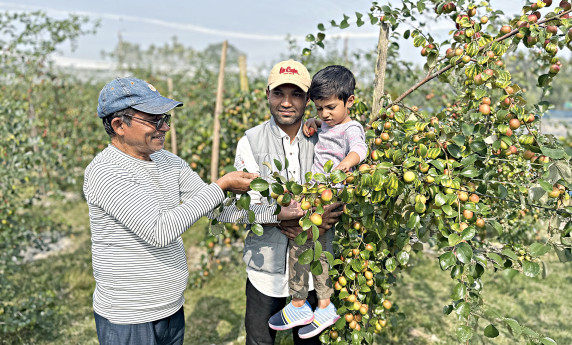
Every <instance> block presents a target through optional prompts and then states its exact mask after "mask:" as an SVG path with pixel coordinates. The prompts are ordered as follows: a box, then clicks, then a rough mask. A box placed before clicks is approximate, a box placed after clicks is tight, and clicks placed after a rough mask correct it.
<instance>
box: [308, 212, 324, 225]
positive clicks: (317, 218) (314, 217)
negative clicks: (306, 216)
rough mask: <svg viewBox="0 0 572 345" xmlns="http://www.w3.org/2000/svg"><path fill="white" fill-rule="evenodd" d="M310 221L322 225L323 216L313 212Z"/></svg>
mask: <svg viewBox="0 0 572 345" xmlns="http://www.w3.org/2000/svg"><path fill="white" fill-rule="evenodd" d="M310 221H311V222H312V224H314V225H316V226H320V225H322V216H321V215H320V214H318V213H312V215H311V216H310Z"/></svg>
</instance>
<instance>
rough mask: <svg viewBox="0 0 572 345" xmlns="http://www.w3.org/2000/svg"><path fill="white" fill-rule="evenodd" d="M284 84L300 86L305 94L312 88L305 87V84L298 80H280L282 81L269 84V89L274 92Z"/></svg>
mask: <svg viewBox="0 0 572 345" xmlns="http://www.w3.org/2000/svg"><path fill="white" fill-rule="evenodd" d="M284 84H292V85H296V86H298V87H299V88H300V89H302V91H304V92H308V89H309V88H310V87H309V86H308V85H304V84H303V83H300V82H299V81H297V80H287V79H284V80H280V81H276V82H274V83H271V84H268V89H269V90H272V89H274V88H276V87H278V86H280V85H284Z"/></svg>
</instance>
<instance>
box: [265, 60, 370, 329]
mask: <svg viewBox="0 0 572 345" xmlns="http://www.w3.org/2000/svg"><path fill="white" fill-rule="evenodd" d="M354 87H355V79H354V76H353V74H352V72H351V71H350V70H348V69H347V68H345V67H343V66H336V65H335V66H328V67H326V68H324V69H322V70H320V71H319V72H318V73H316V74H315V75H314V77H313V78H312V83H311V85H310V89H309V90H308V93H309V94H310V99H311V100H312V101H313V102H314V104H315V105H316V109H317V111H318V116H319V117H320V120H316V121H315V123H314V121H313V120H312V119H310V120H308V121H307V122H308V123H309V124H308V125H306V124H304V129H303V130H304V134H306V135H308V136H309V134H310V128H316V124H317V125H320V126H321V128H320V131H319V134H318V142H317V144H316V146H315V148H314V165H313V166H312V173H314V174H316V173H323V172H324V164H325V163H326V162H327V161H328V160H331V161H332V162H333V163H334V169H340V170H343V171H345V172H347V171H350V170H351V168H352V167H353V166H355V165H357V164H358V163H359V162H361V161H362V160H363V159H364V158H365V156H366V153H367V144H366V143H365V133H364V130H363V127H362V126H361V124H360V123H359V122H357V121H353V120H352V119H351V118H350V117H349V110H350V108H351V107H352V105H353V103H354V99H355V96H354V94H353V93H354ZM330 231H332V230H330ZM318 240H319V241H320V244H321V245H322V248H323V249H324V250H326V248H328V247H329V244H328V243H326V234H325V235H323V236H320V237H319V238H318ZM312 247H313V241H311V240H307V241H306V243H305V244H304V245H303V246H299V245H297V244H296V242H295V241H294V240H290V243H289V255H290V259H289V262H288V265H289V272H288V273H289V282H288V284H289V288H290V295H291V296H292V301H291V302H290V303H289V304H288V305H287V306H286V307H284V309H282V310H281V311H280V312H278V313H276V314H275V315H273V316H272V317H271V318H270V320H269V321H268V324H269V326H270V328H272V329H275V330H285V329H290V328H293V327H295V326H300V325H307V326H304V327H302V328H301V329H300V330H299V332H298V335H299V336H300V338H303V339H306V338H310V337H313V336H315V335H318V334H320V333H321V332H322V331H323V330H324V329H326V328H327V327H329V326H330V325H333V324H334V323H335V322H336V321H337V320H338V319H339V318H340V316H339V315H338V314H337V312H336V308H335V307H334V304H333V303H331V302H330V296H331V295H332V293H333V287H332V281H331V279H330V276H329V274H328V270H329V266H328V261H327V260H326V258H325V256H324V254H322V255H321V256H320V263H321V265H322V274H320V275H318V276H314V277H313V278H314V281H313V282H314V288H315V289H316V293H317V296H318V307H317V308H316V310H315V311H314V312H312V309H311V308H310V304H309V303H308V302H307V301H306V299H307V297H308V285H309V283H308V278H309V273H310V265H309V264H307V265H301V264H300V263H299V262H298V257H299V255H300V254H301V253H303V252H304V251H306V250H307V249H308V248H312Z"/></svg>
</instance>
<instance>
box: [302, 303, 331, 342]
mask: <svg viewBox="0 0 572 345" xmlns="http://www.w3.org/2000/svg"><path fill="white" fill-rule="evenodd" d="M339 318H340V316H339V315H338V313H337V310H336V307H334V304H333V303H330V304H328V306H327V307H326V308H324V309H320V308H316V310H315V311H314V320H313V321H312V323H310V324H309V325H308V326H304V327H302V328H300V330H299V331H298V335H299V336H300V338H302V339H307V338H311V337H314V336H316V335H318V334H320V333H322V331H323V330H325V329H326V328H328V327H330V326H331V325H333V324H334V323H336V321H338V320H339Z"/></svg>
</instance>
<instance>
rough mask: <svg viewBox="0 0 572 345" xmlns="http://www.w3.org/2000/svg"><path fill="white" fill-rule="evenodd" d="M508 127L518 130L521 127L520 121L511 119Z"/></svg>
mask: <svg viewBox="0 0 572 345" xmlns="http://www.w3.org/2000/svg"><path fill="white" fill-rule="evenodd" d="M508 126H509V127H510V129H518V128H519V127H520V121H519V120H518V119H510V121H509V122H508Z"/></svg>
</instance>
